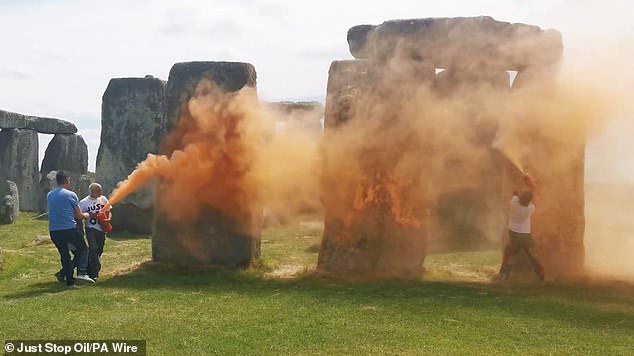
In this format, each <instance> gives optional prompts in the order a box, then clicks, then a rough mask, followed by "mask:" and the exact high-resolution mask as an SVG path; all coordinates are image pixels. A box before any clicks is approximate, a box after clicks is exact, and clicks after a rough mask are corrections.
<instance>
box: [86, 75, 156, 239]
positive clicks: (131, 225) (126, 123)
mask: <svg viewBox="0 0 634 356" xmlns="http://www.w3.org/2000/svg"><path fill="white" fill-rule="evenodd" d="M165 85H166V83H165V81H163V80H161V79H158V78H154V77H152V76H146V77H145V78H115V79H111V80H110V83H108V87H107V88H106V91H105V92H104V94H103V103H102V106H101V142H100V144H99V152H98V154H97V168H96V171H95V176H96V181H97V182H98V183H100V184H101V185H102V187H103V189H104V193H103V194H104V195H106V196H109V195H110V194H111V193H112V191H113V189H114V188H116V187H117V183H119V182H121V181H123V180H124V179H126V177H127V176H128V175H129V174H130V173H132V171H133V170H134V168H135V167H136V165H137V164H138V163H139V162H141V161H143V160H144V159H145V158H146V157H147V155H148V153H158V152H159V151H160V145H161V142H162V141H163V138H164V137H165V135H166V133H167V129H166V120H165ZM153 206H154V184H153V183H150V184H148V185H147V186H146V187H143V188H141V189H139V190H138V191H136V192H135V193H132V194H130V195H129V196H127V197H126V198H125V199H124V200H123V201H121V202H119V203H118V204H117V205H116V213H114V211H113V218H112V226H113V228H114V229H116V230H128V231H130V232H134V233H143V234H150V233H152V224H153V220H154V210H153Z"/></svg>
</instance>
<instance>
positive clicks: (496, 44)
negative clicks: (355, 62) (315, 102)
mask: <svg viewBox="0 0 634 356" xmlns="http://www.w3.org/2000/svg"><path fill="white" fill-rule="evenodd" d="M348 43H349V46H350V52H351V53H352V55H353V56H354V57H355V58H358V59H376V60H387V59H389V58H392V57H404V58H411V59H417V60H426V61H429V62H431V63H433V64H434V66H435V67H439V68H465V67H471V66H473V65H476V66H479V65H481V64H482V63H486V64H487V65H488V66H490V67H496V68H501V69H507V70H522V69H524V68H526V67H530V66H542V65H548V64H550V63H556V62H558V61H559V60H560V59H561V57H562V53H563V45H562V41H561V34H560V33H559V32H557V31H554V30H541V29H540V28H539V27H537V26H530V25H525V24H519V23H515V24H512V23H508V22H500V21H496V20H494V19H493V18H491V17H488V16H482V17H458V18H425V19H411V20H392V21H386V22H384V23H382V24H381V25H378V26H372V25H360V26H355V27H352V28H351V29H350V30H349V31H348Z"/></svg>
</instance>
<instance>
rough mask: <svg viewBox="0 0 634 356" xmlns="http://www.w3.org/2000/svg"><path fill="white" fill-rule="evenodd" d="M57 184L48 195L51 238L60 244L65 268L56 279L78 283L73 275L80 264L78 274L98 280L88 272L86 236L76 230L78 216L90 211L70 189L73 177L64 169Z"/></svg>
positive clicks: (82, 278)
mask: <svg viewBox="0 0 634 356" xmlns="http://www.w3.org/2000/svg"><path fill="white" fill-rule="evenodd" d="M55 179H56V180H57V187H56V188H55V189H53V190H51V191H50V192H49V193H48V194H47V196H46V202H47V206H48V229H49V232H50V235H51V240H52V241H53V243H54V244H55V247H57V251H59V255H60V257H61V262H62V270H61V271H60V272H58V273H57V274H56V277H57V279H58V280H59V281H60V282H61V281H66V285H68V286H72V285H74V284H75V278H73V270H74V266H75V265H77V278H78V279H80V280H84V281H87V282H90V283H95V281H94V280H92V279H91V278H90V277H88V275H87V274H86V269H87V266H88V253H87V252H88V250H87V247H86V243H85V241H84V238H83V236H82V235H81V234H80V233H79V231H78V230H77V222H76V221H75V219H78V220H83V219H88V218H89V217H90V215H89V214H88V213H82V212H81V210H80V209H79V199H78V198H77V194H75V193H74V192H72V191H70V177H68V175H66V173H64V172H63V171H59V172H57V175H56V176H55ZM71 248H74V249H75V251H74V255H75V258H74V261H71V258H70V249H71Z"/></svg>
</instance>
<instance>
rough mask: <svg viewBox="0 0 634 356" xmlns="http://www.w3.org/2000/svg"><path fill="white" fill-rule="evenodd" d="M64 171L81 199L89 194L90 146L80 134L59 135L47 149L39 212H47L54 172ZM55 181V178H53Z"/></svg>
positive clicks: (42, 170) (43, 165) (43, 163)
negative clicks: (50, 174)
mask: <svg viewBox="0 0 634 356" xmlns="http://www.w3.org/2000/svg"><path fill="white" fill-rule="evenodd" d="M60 170H63V171H64V172H65V173H66V174H68V176H69V177H70V182H71V184H70V185H71V189H72V190H73V191H75V192H76V193H77V196H78V197H79V199H82V198H83V197H85V196H86V195H88V194H89V192H88V190H87V184H86V183H87V181H88V184H90V183H89V181H90V177H88V175H87V173H88V146H87V145H86V142H85V141H84V138H83V137H82V136H81V135H78V134H57V135H55V136H53V139H52V140H51V142H50V143H49V144H48V147H46V152H45V153H44V159H43V160H42V167H41V169H40V172H41V177H42V179H41V181H40V184H39V187H40V189H39V197H38V202H39V204H38V205H39V210H40V211H41V212H45V211H47V207H46V194H47V193H48V192H49V191H50V189H49V188H50V186H51V177H48V178H47V176H48V175H49V173H51V172H52V171H56V172H57V171H60ZM52 180H53V181H54V180H55V177H54V176H53V177H52Z"/></svg>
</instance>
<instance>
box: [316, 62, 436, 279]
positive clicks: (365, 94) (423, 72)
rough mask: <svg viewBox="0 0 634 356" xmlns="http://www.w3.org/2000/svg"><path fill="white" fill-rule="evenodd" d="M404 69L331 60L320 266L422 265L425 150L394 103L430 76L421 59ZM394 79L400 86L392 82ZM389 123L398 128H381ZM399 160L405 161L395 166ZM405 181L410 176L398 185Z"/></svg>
mask: <svg viewBox="0 0 634 356" xmlns="http://www.w3.org/2000/svg"><path fill="white" fill-rule="evenodd" d="M410 69H412V73H411V74H414V75H413V76H411V77H410V78H409V80H407V79H405V77H404V76H403V73H401V72H393V71H392V69H391V68H390V66H389V65H388V64H386V63H385V62H377V61H368V60H357V61H336V62H333V64H332V65H331V67H330V71H329V78H328V93H327V97H326V117H325V131H324V138H323V146H322V153H323V167H322V177H321V186H322V189H321V195H322V202H323V204H324V208H325V211H326V216H325V229H324V235H323V238H322V242H321V248H320V251H319V260H318V264H317V266H318V268H319V269H320V270H321V271H324V272H328V273H337V274H342V273H343V274H355V275H362V276H372V275H374V276H377V275H378V276H398V277H412V276H418V275H420V274H421V273H422V270H423V261H424V258H425V254H426V233H425V229H426V227H425V214H426V208H425V203H426V201H425V197H424V193H423V192H422V190H421V188H422V185H421V184H419V182H421V181H422V177H421V176H420V174H421V172H423V171H425V167H426V165H427V164H428V162H427V159H426V158H428V157H429V156H430V155H429V154H427V152H425V143H423V142H420V140H418V139H417V138H416V136H415V135H408V133H411V132H412V131H411V130H408V129H407V125H408V120H409V119H413V118H411V117H410V116H409V115H408V113H407V112H404V111H401V109H403V108H404V107H405V106H406V105H404V104H406V103H408V102H410V103H411V102H412V98H414V97H415V93H416V91H417V89H418V88H420V87H421V86H423V85H426V83H427V84H428V83H430V82H431V81H432V80H433V75H434V71H433V68H429V67H427V66H426V65H421V66H418V65H415V66H412V67H411V68H410ZM395 85H398V88H399V89H403V91H402V92H399V91H395V90H393V89H394V86H395ZM401 93H407V94H406V95H400V94H401ZM409 114H411V113H409ZM389 126H392V127H397V126H398V128H397V129H394V130H391V131H387V130H383V129H382V128H385V127H389ZM358 130H364V131H363V137H364V139H363V140H354V139H353V140H348V138H349V137H350V136H353V137H354V136H355V135H358V132H357V131H358ZM342 132H347V133H348V134H350V135H346V134H341V133H342ZM386 141H390V142H399V145H402V147H403V149H402V150H385V149H384V147H383V145H384V144H385V142H386ZM341 157H345V158H344V159H341ZM414 157H417V158H416V159H414ZM399 163H403V164H405V165H406V166H408V167H409V168H408V169H405V170H403V171H400V172H399V173H397V171H398V168H397V167H396V166H397V165H398V164H399ZM397 175H400V177H399V178H397V177H396V176H397ZM400 178H404V179H403V180H400ZM405 181H406V182H415V183H413V184H411V185H410V184H406V185H405V186H404V185H401V183H403V182H405Z"/></svg>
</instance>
